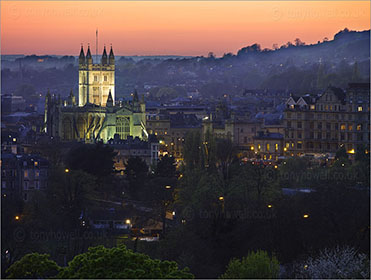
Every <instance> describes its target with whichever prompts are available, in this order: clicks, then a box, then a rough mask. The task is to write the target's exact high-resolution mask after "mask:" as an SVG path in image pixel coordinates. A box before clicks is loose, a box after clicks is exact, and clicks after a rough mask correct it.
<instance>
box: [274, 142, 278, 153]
mask: <svg viewBox="0 0 371 280" xmlns="http://www.w3.org/2000/svg"><path fill="white" fill-rule="evenodd" d="M274 150H275V151H276V152H277V151H278V144H275V145H274Z"/></svg>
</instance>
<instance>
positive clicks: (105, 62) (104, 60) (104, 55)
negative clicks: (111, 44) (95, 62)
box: [102, 46, 107, 65]
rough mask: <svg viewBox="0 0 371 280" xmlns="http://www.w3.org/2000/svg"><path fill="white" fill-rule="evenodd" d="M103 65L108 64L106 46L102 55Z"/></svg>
mask: <svg viewBox="0 0 371 280" xmlns="http://www.w3.org/2000/svg"><path fill="white" fill-rule="evenodd" d="M102 64H103V65H105V64H107V52H106V46H104V49H103V54H102Z"/></svg>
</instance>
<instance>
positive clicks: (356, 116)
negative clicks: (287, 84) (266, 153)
mask: <svg viewBox="0 0 371 280" xmlns="http://www.w3.org/2000/svg"><path fill="white" fill-rule="evenodd" d="M369 112H370V84H368V83H351V84H349V85H348V88H347V89H346V90H345V91H343V90H342V89H339V88H334V87H329V88H327V90H326V91H325V92H324V93H323V94H320V95H311V94H307V95H304V96H301V97H296V96H290V98H289V99H288V100H287V102H286V109H285V111H284V126H285V135H284V154H285V155H303V154H326V153H335V152H336V151H337V150H338V149H339V148H340V147H343V146H344V147H345V148H346V150H347V153H349V154H354V153H355V152H356V151H357V149H359V148H360V147H361V146H365V145H366V146H369V139H370V127H369V126H370V125H369V124H370V118H369Z"/></svg>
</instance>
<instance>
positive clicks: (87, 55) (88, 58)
mask: <svg viewBox="0 0 371 280" xmlns="http://www.w3.org/2000/svg"><path fill="white" fill-rule="evenodd" d="M86 62H87V63H88V64H90V63H93V58H92V57H91V53H90V46H89V45H88V52H87V53H86Z"/></svg>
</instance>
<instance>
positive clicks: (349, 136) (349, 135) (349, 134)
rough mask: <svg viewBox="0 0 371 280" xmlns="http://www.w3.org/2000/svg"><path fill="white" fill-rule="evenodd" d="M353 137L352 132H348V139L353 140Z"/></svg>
mask: <svg viewBox="0 0 371 280" xmlns="http://www.w3.org/2000/svg"><path fill="white" fill-rule="evenodd" d="M352 138H353V136H352V133H348V140H350V141H351V140H353V139H352Z"/></svg>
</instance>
